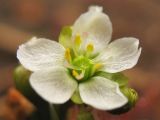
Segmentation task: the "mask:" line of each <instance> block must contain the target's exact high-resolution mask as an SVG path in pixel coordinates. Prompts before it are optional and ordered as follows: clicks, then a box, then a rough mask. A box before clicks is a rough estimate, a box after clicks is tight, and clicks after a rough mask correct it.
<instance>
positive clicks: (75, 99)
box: [71, 88, 83, 104]
mask: <svg viewBox="0 0 160 120" xmlns="http://www.w3.org/2000/svg"><path fill="white" fill-rule="evenodd" d="M71 100H72V102H74V103H75V104H83V101H82V99H81V96H80V93H79V90H78V88H77V90H76V91H75V92H74V93H73V95H72V97H71Z"/></svg>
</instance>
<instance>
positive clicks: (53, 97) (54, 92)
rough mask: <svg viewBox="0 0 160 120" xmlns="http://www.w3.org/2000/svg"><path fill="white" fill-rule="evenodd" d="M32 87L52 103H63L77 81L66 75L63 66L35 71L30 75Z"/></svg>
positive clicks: (69, 96) (74, 88) (72, 91)
mask: <svg viewBox="0 0 160 120" xmlns="http://www.w3.org/2000/svg"><path fill="white" fill-rule="evenodd" d="M30 83H31V86H32V87H33V89H34V90H35V91H36V92H37V93H38V94H39V95H40V96H41V97H42V98H43V99H45V100H46V101H48V102H50V103H54V104H60V103H64V102H66V101H67V100H69V98H71V96H72V94H73V93H74V91H75V90H76V88H77V82H76V81H75V80H73V78H72V77H70V76H69V75H68V71H67V70H66V69H65V68H63V67H56V68H55V69H52V70H45V71H37V72H35V73H33V74H32V75H31V77H30Z"/></svg>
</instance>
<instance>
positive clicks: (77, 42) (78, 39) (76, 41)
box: [74, 34, 82, 47]
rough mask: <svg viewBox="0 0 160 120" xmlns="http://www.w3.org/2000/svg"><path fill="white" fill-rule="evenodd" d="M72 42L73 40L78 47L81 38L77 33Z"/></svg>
mask: <svg viewBox="0 0 160 120" xmlns="http://www.w3.org/2000/svg"><path fill="white" fill-rule="evenodd" d="M74 42H75V45H76V46H77V47H79V46H80V45H81V43H82V39H81V36H80V35H79V34H77V35H76V37H75V40H74Z"/></svg>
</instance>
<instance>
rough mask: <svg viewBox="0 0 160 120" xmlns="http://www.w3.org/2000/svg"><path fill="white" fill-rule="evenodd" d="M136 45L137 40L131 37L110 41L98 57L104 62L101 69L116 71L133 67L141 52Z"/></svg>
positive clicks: (137, 43)
mask: <svg viewBox="0 0 160 120" xmlns="http://www.w3.org/2000/svg"><path fill="white" fill-rule="evenodd" d="M138 46H139V40H138V39H136V38H132V37H128V38H121V39H118V40H115V41H113V42H112V43H110V44H109V45H108V48H107V49H106V51H105V53H103V54H102V55H100V57H99V58H98V59H101V61H102V62H103V63H104V68H103V70H104V71H106V72H110V73H116V72H120V71H123V70H126V69H129V68H132V67H134V66H135V65H136V64H137V62H138V59H139V56H140V54H141V48H140V49H138Z"/></svg>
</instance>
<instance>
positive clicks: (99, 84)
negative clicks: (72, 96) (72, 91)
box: [79, 77, 128, 110]
mask: <svg viewBox="0 0 160 120" xmlns="http://www.w3.org/2000/svg"><path fill="white" fill-rule="evenodd" d="M79 90H80V95H81V98H82V101H83V102H84V103H86V104H89V105H91V106H93V107H95V108H97V109H101V110H112V109H116V108H119V107H121V106H123V105H124V104H126V103H127V101H128V100H127V98H126V97H125V96H124V95H123V94H122V93H121V92H120V90H119V86H118V84H117V83H115V82H113V81H111V80H109V79H106V78H103V77H93V78H91V80H90V81H88V82H84V83H81V84H80V85H79Z"/></svg>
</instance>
